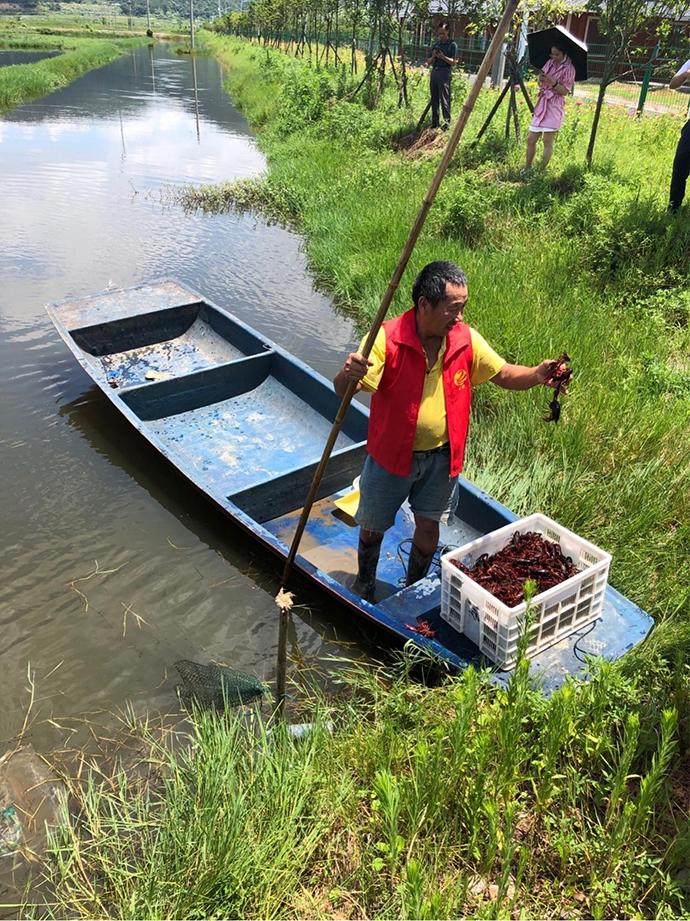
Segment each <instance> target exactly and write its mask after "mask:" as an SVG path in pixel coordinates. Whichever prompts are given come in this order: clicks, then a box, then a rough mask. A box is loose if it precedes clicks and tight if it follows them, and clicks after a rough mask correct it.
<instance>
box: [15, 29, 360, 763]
mask: <svg viewBox="0 0 690 921" xmlns="http://www.w3.org/2000/svg"><path fill="white" fill-rule="evenodd" d="M222 82H223V74H222V71H221V69H220V67H219V65H218V64H217V63H216V62H215V61H213V60H211V59H206V58H201V59H199V60H197V61H196V62H192V61H190V59H189V57H178V56H176V55H174V54H173V53H171V52H170V51H169V50H167V49H166V48H164V47H160V46H157V47H155V48H148V47H146V48H142V49H140V50H138V51H136V52H135V53H133V54H131V55H128V56H125V57H122V58H120V59H119V60H117V61H115V62H114V63H112V64H110V65H108V66H107V67H104V68H102V69H100V70H97V71H93V72H91V73H89V74H87V75H86V76H84V77H83V78H81V79H80V80H78V81H76V82H75V83H73V84H71V85H70V86H69V87H67V88H66V89H64V90H62V91H60V92H57V93H55V94H53V95H51V96H48V97H45V98H44V99H42V100H39V101H37V102H35V103H32V104H30V105H25V106H22V107H21V108H18V109H15V110H13V111H12V112H11V113H9V114H7V115H6V116H4V118H2V119H0V158H1V161H2V169H1V171H0V202H2V214H3V219H2V221H0V387H1V390H2V409H1V410H0V423H1V424H0V469H1V470H2V497H1V498H0V512H1V521H2V564H1V565H2V580H1V584H0V628H1V632H0V662H1V664H2V668H1V669H0V700H1V701H2V707H1V708H0V748H2V746H3V743H5V742H6V741H7V740H8V739H10V738H11V737H12V736H13V735H14V734H15V733H16V732H17V731H18V730H19V729H20V727H21V725H22V722H23V720H24V717H25V713H26V707H27V703H28V700H29V695H28V692H27V686H28V683H29V679H28V675H29V674H30V675H31V677H32V680H33V683H34V688H35V690H34V696H35V703H34V706H33V710H32V713H31V719H32V728H31V737H32V741H33V742H34V744H35V745H36V746H37V747H39V748H46V747H48V746H51V745H55V744H56V742H58V741H60V740H61V736H60V731H59V730H58V729H57V728H56V725H55V724H59V723H60V719H61V718H64V717H74V716H77V715H79V714H83V713H86V712H93V711H95V710H105V711H114V710H117V709H118V708H121V707H123V706H124V705H125V704H126V702H128V701H131V702H132V703H133V704H134V706H135V708H136V709H137V710H138V711H140V712H142V711H144V710H145V709H157V710H158V709H159V710H164V711H165V710H172V709H175V707H176V696H175V693H174V684H175V674H174V672H173V671H172V668H171V667H172V664H173V662H174V661H175V660H177V659H179V658H188V659H192V660H195V661H199V662H207V661H209V660H219V661H224V662H226V663H228V664H230V665H232V666H235V667H237V668H239V669H243V670H246V671H249V672H252V673H254V674H256V675H258V676H259V677H260V678H262V679H266V680H270V679H271V678H272V676H273V674H274V665H275V652H276V639H277V621H276V608H275V605H274V601H273V598H274V595H275V593H276V591H277V589H278V584H279V577H280V572H279V567H278V565H277V562H274V561H273V560H272V558H270V557H267V556H266V555H265V554H264V553H263V552H261V551H259V550H258V549H255V548H254V547H253V545H252V544H251V542H250V541H248V539H247V538H246V537H243V536H241V535H239V534H238V532H237V531H235V530H234V529H233V528H232V526H231V525H230V524H229V523H228V522H227V521H225V520H224V519H223V518H222V517H221V516H220V515H219V514H217V513H216V512H215V511H214V510H213V509H211V507H210V506H209V505H208V504H207V503H206V502H205V501H204V500H203V499H202V498H200V497H199V496H198V494H197V493H196V492H194V491H193V490H192V489H191V487H187V486H186V485H185V483H184V482H183V480H182V479H181V478H180V477H179V476H177V475H176V474H175V473H174V471H172V470H171V469H169V468H168V467H167V465H165V464H164V463H163V462H162V461H161V460H160V459H159V458H158V457H157V456H156V454H155V453H154V452H153V451H152V449H150V448H149V447H148V446H147V445H146V444H145V443H144V442H143V440H142V439H140V438H139V437H138V436H137V435H136V434H135V433H134V432H132V431H130V429H129V427H128V425H127V423H125V422H124V421H123V420H121V419H120V418H119V417H118V415H117V414H116V412H115V411H114V410H113V409H112V408H111V407H110V405H109V404H108V402H107V400H106V399H105V398H104V397H102V396H101V395H100V392H99V391H98V390H97V389H96V388H95V387H94V386H92V385H91V384H90V381H89V379H88V378H87V376H86V375H85V373H84V372H83V371H82V370H81V369H80V368H79V366H78V365H77V362H76V361H75V360H74V358H73V357H72V356H71V354H70V353H69V352H68V351H67V349H66V347H65V346H64V344H63V343H62V342H61V340H60V339H59V337H58V335H57V333H56V332H55V330H54V329H53V327H52V325H51V323H50V322H49V320H48V318H47V316H46V313H45V304H46V302H48V301H52V300H59V299H62V298H66V297H71V296H78V295H85V294H89V293H93V292H96V291H100V290H103V289H105V288H106V287H107V286H109V285H115V286H122V287H126V286H129V285H134V284H138V283H140V282H146V281H149V280H152V279H156V278H160V277H163V276H171V277H174V278H177V279H179V280H180V281H181V282H183V283H185V282H186V283H188V284H189V285H190V286H191V287H193V288H194V289H196V290H198V291H201V292H203V293H205V294H206V295H207V296H209V297H210V299H211V300H214V301H215V302H217V303H218V304H220V305H222V306H224V307H226V308H228V309H229V310H231V311H232V312H233V313H235V314H237V315H238V316H240V317H241V318H242V319H243V320H245V321H247V322H248V323H250V324H252V325H253V326H255V327H257V328H258V329H259V330H261V331H262V332H264V333H266V334H267V335H269V336H270V337H271V338H273V339H274V340H276V341H277V342H278V343H279V344H280V345H282V346H284V347H285V348H286V349H288V350H289V351H291V352H293V353H295V354H296V355H298V356H299V357H300V358H302V359H304V360H305V361H306V362H308V363H309V364H310V365H312V366H313V367H315V368H316V369H317V370H319V371H321V372H322V373H324V374H326V375H328V376H332V375H333V373H334V372H335V370H336V369H337V368H338V366H339V364H340V362H341V361H342V356H343V354H344V353H345V352H346V350H347V349H348V348H349V347H350V346H351V345H352V344H353V343H354V341H355V339H356V335H355V330H354V327H353V325H352V323H351V322H350V320H348V319H347V318H346V317H344V316H342V315H339V314H338V313H337V312H336V311H335V310H334V309H333V307H332V305H331V303H330V301H329V300H328V299H327V298H325V297H324V296H322V295H321V294H319V293H317V292H316V291H315V290H314V288H313V286H312V282H311V280H310V277H309V274H308V271H307V266H306V260H305V257H304V255H303V253H302V248H301V241H300V238H299V237H298V236H296V235H295V234H293V233H290V232H288V231H286V230H284V229H282V228H280V227H277V226H269V225H267V224H266V223H265V222H264V221H262V220H261V219H260V218H258V217H255V216H250V215H246V216H240V215H236V214H223V215H215V216H214V215H202V214H192V215H185V214H184V213H183V212H182V211H181V210H180V209H179V208H178V207H177V206H175V205H170V204H167V205H166V204H165V199H166V195H165V194H162V193H163V192H164V191H165V190H166V189H167V188H168V187H169V186H171V185H173V186H175V185H182V184H186V183H210V182H216V181H220V180H229V179H234V178H237V177H242V176H249V175H253V174H256V173H259V172H260V171H261V170H262V169H263V168H264V160H263V158H262V155H261V153H260V152H259V151H258V149H257V146H256V143H255V141H254V138H253V137H252V135H251V132H250V130H249V127H248V125H247V123H246V121H245V120H244V118H243V117H242V115H241V114H240V113H239V112H238V111H237V110H236V109H235V108H233V106H232V104H231V102H230V100H229V98H228V97H227V95H226V94H225V93H224V91H223V89H222ZM298 601H299V603H300V604H301V605H303V607H300V608H298V609H297V612H296V613H297V616H296V618H295V629H294V632H293V635H292V636H291V647H292V652H293V653H297V654H300V655H302V656H304V657H305V659H307V660H311V661H314V660H316V661H319V660H322V659H323V658H324V657H331V656H334V655H335V656H358V655H362V654H365V653H364V652H363V650H364V649H365V647H364V646H363V645H362V636H361V634H360V633H359V632H358V628H356V627H355V626H354V625H353V624H351V623H350V620H349V618H348V617H347V616H346V615H343V614H342V613H341V612H339V611H338V610H332V609H331V608H326V607H325V605H324V602H323V601H322V600H321V598H320V596H319V595H317V594H315V593H313V592H311V591H310V590H309V589H308V588H307V587H306V586H304V585H303V584H299V598H298ZM322 605H324V606H322Z"/></svg>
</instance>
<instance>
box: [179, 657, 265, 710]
mask: <svg viewBox="0 0 690 921" xmlns="http://www.w3.org/2000/svg"><path fill="white" fill-rule="evenodd" d="M174 667H175V668H176V669H177V671H178V673H179V675H180V678H181V679H182V684H178V685H177V692H178V694H179V695H180V700H181V701H182V703H183V704H184V706H185V707H187V708H189V707H191V706H192V704H196V706H197V707H201V708H202V709H204V710H212V709H216V710H223V709H224V708H225V707H226V706H231V707H236V706H237V705H238V704H244V703H249V702H250V701H252V700H256V699H257V698H258V697H262V696H263V694H264V692H265V690H266V688H265V687H264V685H263V684H262V683H261V682H260V681H259V679H258V678H255V677H254V675H248V674H247V673H246V672H240V671H237V670H236V669H234V668H229V667H228V666H227V665H215V664H214V663H210V664H209V665H202V664H201V663H200V662H192V661H190V660H189V659H180V660H179V661H177V662H175V664H174Z"/></svg>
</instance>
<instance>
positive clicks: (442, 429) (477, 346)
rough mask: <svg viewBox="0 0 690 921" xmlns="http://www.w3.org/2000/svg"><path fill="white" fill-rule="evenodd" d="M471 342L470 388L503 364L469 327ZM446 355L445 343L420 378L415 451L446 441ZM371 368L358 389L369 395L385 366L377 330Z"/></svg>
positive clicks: (381, 336) (382, 339)
mask: <svg viewBox="0 0 690 921" xmlns="http://www.w3.org/2000/svg"><path fill="white" fill-rule="evenodd" d="M470 334H471V338H472V370H471V371H470V382H471V384H472V386H473V387H477V386H478V385H479V384H483V383H484V382H485V381H488V380H491V378H492V377H494V376H495V375H496V374H498V372H499V371H500V370H501V368H502V367H503V365H504V364H505V359H503V358H501V356H500V355H498V354H497V353H496V352H494V350H493V349H492V348H491V346H490V345H489V343H488V342H487V341H486V339H484V337H483V336H481V335H480V334H479V333H478V332H477V331H476V329H472V327H470ZM365 341H366V336H365V337H364V339H362V342H361V343H360V346H359V348H360V351H361V350H362V349H363V348H364V343H365ZM445 351H446V340H445V339H444V340H443V342H442V343H441V348H440V349H439V350H438V358H437V359H436V363H435V364H434V366H433V368H429V369H428V370H427V373H426V374H425V376H424V389H423V391H422V402H421V404H420V406H419V415H418V416H417V432H416V434H415V439H414V448H413V450H415V451H431V449H432V448H438V447H440V446H441V445H443V444H445V443H446V442H447V441H448V420H447V419H446V398H445V394H444V393H443V356H444V354H445ZM369 361H371V362H372V366H371V367H370V368H369V371H368V372H367V374H366V376H365V377H364V378H363V379H362V388H363V389H364V390H368V391H369V392H370V393H373V392H374V391H375V390H377V389H378V386H379V383H380V381H381V375H382V374H383V366H384V364H385V362H386V330H385V329H384V328H383V327H381V329H380V330H379V332H378V335H377V336H376V340H375V341H374V347H373V348H372V350H371V354H370V355H369Z"/></svg>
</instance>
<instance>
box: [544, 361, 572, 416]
mask: <svg viewBox="0 0 690 921" xmlns="http://www.w3.org/2000/svg"><path fill="white" fill-rule="evenodd" d="M569 361H570V356H569V355H568V353H567V352H563V353H562V354H561V355H560V357H559V358H557V359H556V360H555V361H552V362H551V368H550V370H549V376H548V377H547V378H546V380H545V381H544V384H546V385H547V386H548V385H550V386H552V387H554V388H555V389H554V395H553V399H552V400H551V402H550V403H549V412H548V414H547V415H545V416H544V422H558V420H559V419H560V418H561V404H560V402H559V400H558V398H559V397H560V395H561V394H562V393H565V392H566V388H567V386H568V381H569V380H570V378H571V377H572V376H573V369H572V368H570V367H568V362H569Z"/></svg>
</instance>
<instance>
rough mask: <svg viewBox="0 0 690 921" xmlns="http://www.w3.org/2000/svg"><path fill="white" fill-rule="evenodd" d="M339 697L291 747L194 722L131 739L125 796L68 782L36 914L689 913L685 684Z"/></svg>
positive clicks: (670, 672) (396, 680) (372, 674)
mask: <svg viewBox="0 0 690 921" xmlns="http://www.w3.org/2000/svg"><path fill="white" fill-rule="evenodd" d="M344 680H345V681H347V682H348V683H349V684H350V691H351V693H350V694H344V695H343V696H342V697H341V698H340V700H339V701H338V705H337V707H331V708H329V707H328V706H327V705H326V703H325V702H324V701H323V700H319V699H313V700H311V701H306V702H305V704H304V716H305V717H306V718H309V719H311V720H315V721H316V724H317V727H320V728H318V729H317V730H316V731H315V732H313V733H312V734H310V735H309V736H307V737H306V738H303V739H302V740H300V741H299V742H295V741H294V740H293V739H291V738H290V737H289V736H288V734H287V733H286V732H285V731H284V729H283V728H282V727H281V726H275V725H274V726H270V725H268V724H267V723H266V722H265V721H264V720H261V719H258V720H256V721H255V722H253V723H251V724H249V726H248V723H247V721H246V720H245V719H241V718H237V717H236V716H234V715H233V714H232V713H228V714H226V715H225V716H211V715H208V714H205V715H199V716H197V718H196V721H195V725H194V728H193V730H192V731H191V733H190V735H189V736H188V737H187V738H186V739H183V740H181V739H180V738H179V737H178V739H177V744H176V745H175V746H174V747H175V748H176V750H177V752H176V753H173V745H172V744H171V740H170V739H166V738H165V737H164V738H163V741H161V739H160V736H158V737H157V736H156V735H155V734H154V733H153V732H151V731H150V730H149V729H147V728H146V727H141V726H140V727H139V728H138V729H137V733H138V749H139V751H140V752H141V757H142V758H143V762H144V764H145V765H147V766H148V772H149V773H148V778H149V779H148V782H147V783H145V784H142V783H141V781H140V780H139V781H137V780H136V775H135V776H134V777H133V775H132V774H129V775H128V774H127V773H126V772H124V771H121V770H120V771H118V770H115V771H114V772H113V773H112V774H109V775H108V776H107V777H105V778H104V777H102V776H101V775H98V774H95V775H92V776H91V778H90V779H88V778H89V773H88V768H87V767H86V765H84V766H82V768H80V769H79V771H78V773H77V772H74V771H73V774H72V776H73V777H74V774H75V773H77V776H78V777H80V778H81V779H80V780H72V781H69V786H70V792H71V793H72V797H71V805H72V815H73V818H72V819H71V821H70V822H69V823H67V824H66V825H65V826H64V828H63V831H62V832H61V834H59V835H58V836H57V838H56V839H55V843H54V846H53V848H52V852H51V854H50V855H49V858H48V860H47V863H46V867H45V874H46V876H45V878H44V881H43V885H42V887H41V888H40V889H39V891H40V892H42V893H43V895H44V896H45V897H46V898H47V899H48V902H49V904H50V911H49V913H50V916H51V917H58V918H61V917H70V918H265V919H273V918H333V919H336V918H355V919H365V918H409V919H432V918H462V917H472V918H535V917H536V918H552V917H553V918H609V917H626V918H638V917H647V918H676V917H687V914H688V911H690V887H689V880H688V876H687V864H688V857H689V856H690V835H689V833H688V821H687V813H688V808H689V807H690V803H689V802H688V777H689V776H690V765H689V764H688V742H689V741H690V739H689V736H688V731H689V727H690V721H689V720H688V700H689V694H690V682H689V680H688V672H687V668H686V667H685V668H684V667H683V666H681V665H680V664H678V663H677V664H676V665H675V666H674V665H673V664H671V665H669V664H668V663H664V661H663V660H662V659H661V658H659V657H656V656H651V657H647V659H646V663H645V669H644V671H642V670H640V669H628V670H627V671H626V670H623V669H621V668H619V667H617V666H611V665H603V666H601V667H595V668H594V669H593V671H592V674H591V675H590V682H589V683H588V684H585V685H582V686H576V685H574V684H569V685H567V686H566V687H565V688H563V689H562V690H561V691H559V692H558V693H557V694H556V695H555V696H554V697H553V698H552V699H551V700H550V701H547V700H545V698H544V697H543V696H542V695H541V693H540V692H539V691H534V690H533V689H532V688H531V686H530V681H529V678H528V668H527V662H526V661H524V660H523V662H522V664H521V665H520V666H519V667H518V669H517V672H516V675H515V678H514V679H513V681H512V683H511V685H510V687H509V688H508V689H507V690H505V691H500V692H497V691H496V689H495V688H492V687H491V686H490V684H489V682H488V680H487V675H486V674H484V673H478V672H476V671H474V670H472V669H470V670H469V671H468V672H466V673H465V674H463V675H462V676H461V677H460V678H458V679H455V680H452V681H450V682H449V683H448V684H447V685H446V686H445V687H442V688H437V689H435V690H428V689H425V688H423V687H422V686H420V685H418V684H414V683H412V682H410V680H409V678H408V677H407V675H406V673H405V669H404V668H400V669H399V670H398V671H397V673H392V672H391V671H390V670H389V672H388V673H386V672H383V671H379V672H376V671H373V670H365V669H360V670H359V671H356V672H352V673H350V674H348V675H345V676H344ZM329 720H330V721H331V722H332V724H333V727H334V728H333V732H332V734H331V733H329V732H328V731H327V729H326V727H327V725H328V721H329ZM181 742H185V743H186V745H187V746H188V747H187V748H186V749H185V750H184V751H183V753H182V754H180V747H181V745H180V743H181ZM151 772H153V780H152V779H151ZM144 773H145V774H146V772H144ZM138 776H139V778H141V772H139V774H138ZM27 909H28V906H26V907H25V910H24V914H29V913H33V912H30V911H28V910H27ZM43 913H45V912H43Z"/></svg>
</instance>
